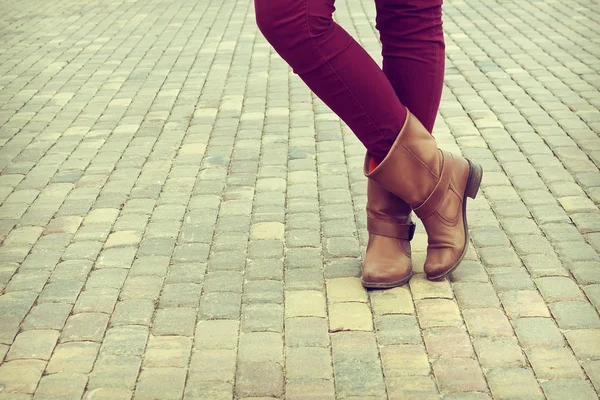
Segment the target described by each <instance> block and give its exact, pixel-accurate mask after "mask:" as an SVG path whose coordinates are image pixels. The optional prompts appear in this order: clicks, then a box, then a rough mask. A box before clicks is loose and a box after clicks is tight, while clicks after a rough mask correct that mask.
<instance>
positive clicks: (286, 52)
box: [254, 0, 445, 161]
mask: <svg viewBox="0 0 600 400" xmlns="http://www.w3.org/2000/svg"><path fill="white" fill-rule="evenodd" d="M334 3H335V0H254V4H255V10H256V20H257V23H258V27H259V29H260V30H261V32H262V33H263V35H264V36H265V38H266V39H267V40H268V41H269V43H271V45H272V46H273V47H274V48H275V50H276V51H277V52H278V53H279V55H281V57H282V58H283V59H284V60H285V61H286V62H287V63H288V64H289V65H290V66H291V67H292V68H293V70H294V72H295V73H296V74H298V75H299V76H300V78H302V80H303V81H304V82H305V83H306V84H307V85H308V86H309V88H310V89H311V90H312V91H313V92H314V93H315V94H316V95H317V96H318V97H319V98H320V99H321V100H323V102H324V103H325V104H327V105H328V106H329V107H330V108H331V109H332V110H333V112H335V113H336V114H337V115H338V116H339V117H340V118H341V119H342V120H343V121H344V122H346V124H348V126H349V127H350V129H352V131H353V132H354V133H355V134H356V136H357V137H358V138H359V140H360V141H361V142H362V143H363V144H364V145H365V147H366V148H367V150H368V151H369V152H370V153H371V154H372V155H373V156H374V157H375V158H376V159H378V160H379V161H381V160H383V158H384V157H385V155H386V154H387V152H388V151H389V149H390V147H391V145H392V143H393V142H394V140H395V139H396V136H397V135H398V132H399V131H400V129H401V128H402V125H403V124H404V121H405V119H406V108H405V107H408V108H409V109H410V111H411V112H412V113H413V114H414V115H415V116H416V117H417V118H418V119H419V120H420V121H421V122H422V123H423V125H425V127H426V128H427V129H428V130H429V131H431V130H432V129H433V124H434V121H435V117H436V114H437V110H438V107H439V102H440V97H441V93H442V84H443V77H444V57H445V54H444V53H445V52H444V50H445V46H444V37H443V33H442V0H375V3H376V7H377V21H376V22H377V29H378V30H379V33H380V36H381V43H382V46H383V71H382V70H381V68H379V66H378V65H377V64H376V63H375V61H373V59H372V58H371V57H370V56H369V55H368V54H367V52H366V51H365V50H364V49H363V48H362V47H361V46H360V45H359V44H358V43H357V42H356V41H355V40H354V39H353V38H352V37H351V36H350V35H349V34H348V33H347V32H346V31H345V30H344V29H343V28H342V27H340V26H339V25H338V24H336V23H335V22H334V21H333V18H332V14H333V12H334V11H335V7H334Z"/></svg>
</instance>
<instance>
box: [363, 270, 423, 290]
mask: <svg viewBox="0 0 600 400" xmlns="http://www.w3.org/2000/svg"><path fill="white" fill-rule="evenodd" d="M412 277H413V273H412V272H411V273H410V275H408V276H407V277H405V278H402V279H400V280H399V281H395V282H365V281H363V280H362V279H361V280H360V281H361V283H362V285H363V287H365V288H366V289H391V288H395V287H398V286H402V285H404V284H405V283H407V282H408V281H410V278H412Z"/></svg>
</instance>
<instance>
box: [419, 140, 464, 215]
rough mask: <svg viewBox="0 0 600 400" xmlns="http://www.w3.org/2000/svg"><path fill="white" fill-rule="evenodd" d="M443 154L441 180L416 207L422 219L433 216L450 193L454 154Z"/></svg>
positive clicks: (443, 152) (442, 152)
mask: <svg viewBox="0 0 600 400" xmlns="http://www.w3.org/2000/svg"><path fill="white" fill-rule="evenodd" d="M441 154H442V171H441V176H440V179H439V180H438V182H437V184H436V185H435V187H434V189H433V191H432V192H431V193H430V194H429V196H428V197H427V199H425V201H424V202H423V203H422V204H421V205H419V206H418V207H415V208H414V209H413V211H414V212H415V214H417V216H418V217H419V218H421V219H425V218H427V217H429V216H430V215H431V214H433V213H434V212H435V210H437V209H438V207H439V206H440V204H442V201H443V200H444V196H445V195H446V192H447V191H448V187H449V186H450V179H451V178H452V165H453V161H454V158H453V156H452V153H448V152H445V151H441Z"/></svg>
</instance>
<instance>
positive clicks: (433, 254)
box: [423, 249, 462, 280]
mask: <svg viewBox="0 0 600 400" xmlns="http://www.w3.org/2000/svg"><path fill="white" fill-rule="evenodd" d="M461 259H462V257H461V255H460V254H456V253H455V252H454V251H453V249H436V250H428V251H427V259H426V260H425V265H424V268H423V269H424V271H425V275H427V278H428V279H430V280H437V279H442V278H444V277H445V276H447V275H448V274H450V273H451V272H452V271H454V270H455V269H456V267H458V264H459V263H460V261H461Z"/></svg>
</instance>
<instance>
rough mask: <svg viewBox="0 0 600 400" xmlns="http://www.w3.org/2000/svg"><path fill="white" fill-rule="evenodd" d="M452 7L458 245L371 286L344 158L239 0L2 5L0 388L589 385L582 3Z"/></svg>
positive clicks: (208, 390) (351, 164) (594, 143)
mask: <svg viewBox="0 0 600 400" xmlns="http://www.w3.org/2000/svg"><path fill="white" fill-rule="evenodd" d="M444 3H445V4H444V29H445V39H446V56H447V57H446V63H445V68H446V75H445V81H444V83H445V87H444V96H443V100H442V103H441V106H440V111H439V116H438V118H437V121H436V126H435V129H434V135H435V137H436V140H437V141H438V143H439V144H440V146H441V147H442V148H444V149H446V150H449V151H453V152H462V153H463V154H464V155H465V156H467V157H469V158H471V159H473V160H475V161H477V162H479V163H481V164H482V165H483V167H484V170H485V175H484V180H483V182H482V190H480V192H479V195H478V197H477V199H476V200H474V201H470V202H469V208H468V214H469V223H470V226H471V243H470V244H471V245H470V247H469V250H468V251H467V253H466V255H465V258H464V260H463V262H462V265H461V266H460V268H458V269H457V270H456V271H454V272H453V273H452V274H451V276H450V278H449V279H445V280H442V281H439V282H430V281H428V280H426V279H425V277H424V275H423V274H422V272H423V262H424V259H425V246H426V244H427V237H426V234H425V232H424V229H423V225H422V224H421V223H420V221H417V232H416V235H415V238H414V240H413V241H412V248H413V264H414V270H415V276H414V277H413V278H412V280H411V281H410V283H409V284H407V285H405V286H403V287H399V288H394V289H391V290H372V291H367V290H365V289H363V287H362V286H361V284H360V265H361V259H362V255H363V254H364V251H365V246H366V244H367V240H368V235H367V232H366V217H365V212H364V207H365V204H366V181H365V178H364V176H363V173H362V162H363V158H364V147H363V146H362V144H361V143H360V142H359V141H358V140H357V139H356V138H355V137H354V135H353V134H352V132H351V131H350V130H349V129H348V127H347V126H346V125H345V124H343V123H341V122H340V121H339V119H338V118H337V117H336V116H335V115H334V114H333V113H332V112H331V111H330V110H329V109H328V108H327V107H326V106H325V105H324V104H323V103H322V102H321V101H320V100H319V99H318V98H317V97H316V96H314V95H312V94H311V92H310V91H309V90H308V89H307V88H306V86H305V84H304V83H303V82H302V81H301V80H300V79H299V78H298V77H297V76H295V75H293V74H292V73H291V71H290V69H289V67H288V66H287V65H286V64H285V62H284V61H283V60H281V58H280V57H278V56H277V55H276V54H275V53H274V51H273V50H272V49H271V47H270V46H269V45H268V44H267V42H266V41H265V40H264V38H263V37H262V35H261V34H260V32H259V31H258V29H257V27H256V23H255V16H254V10H253V2H252V1H251V0H223V1H208V0H199V1H191V0H166V1H160V2H159V1H155V0H137V1H128V0H114V1H112V2H109V3H106V2H102V4H101V3H100V2H91V3H89V2H88V3H85V4H83V3H82V2H80V1H75V0H65V1H62V2H58V1H55V0H50V1H46V2H42V1H39V0H34V1H32V2H9V1H8V0H0V9H1V10H2V15H0V399H15V400H17V399H34V400H36V399H61V400H62V399H71V398H73V399H80V398H84V399H90V400H91V399H94V400H101V399H110V400H120V399H127V400H130V399H154V398H160V399H185V400H199V399H207V400H220V399H229V400H230V399H232V398H234V397H235V398H237V399H240V400H242V399H244V400H250V399H253V400H258V399H267V398H278V399H284V398H286V399H298V400H300V399H302V400H304V399H315V400H328V399H332V400H333V399H352V398H354V399H358V398H361V399H420V400H421V399H440V398H443V399H444V400H459V399H462V400H480V399H481V400H482V399H491V398H494V399H543V398H544V397H545V398H547V399H564V398H578V399H588V398H589V399H593V398H598V395H599V394H600V350H599V349H600V342H599V340H600V339H599V338H600V317H599V314H598V311H599V310H600V254H599V253H600V209H599V206H600V171H599V168H600V137H599V134H600V111H599V108H600V100H599V99H600V96H599V93H598V91H599V89H600V86H599V83H598V82H599V72H600V71H599V68H598V65H600V62H599V60H598V57H599V54H598V51H597V47H598V46H597V45H598V26H597V25H598V24H597V22H598V20H599V18H600V15H599V14H598V8H597V7H594V4H593V3H594V2H590V1H588V0H574V1H570V2H569V1H566V0H557V1H553V2H543V1H533V0H524V1H513V0H508V1H502V2H491V1H479V0H464V1H458V0H446V1H445V2H444ZM336 5H337V6H338V8H337V11H336V13H335V18H336V20H337V21H338V22H339V23H340V24H341V25H342V26H343V27H344V28H345V29H347V30H348V32H349V33H350V34H351V35H352V36H354V37H355V38H357V40H358V41H359V42H360V43H361V44H362V45H363V46H364V47H365V49H366V50H367V52H369V54H371V55H372V56H373V57H374V58H375V60H376V61H377V62H380V61H381V55H380V54H381V46H380V43H379V41H378V38H379V36H378V32H377V30H376V27H375V15H376V10H375V2H374V1H373V0H347V1H339V2H338V3H337V4H336Z"/></svg>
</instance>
